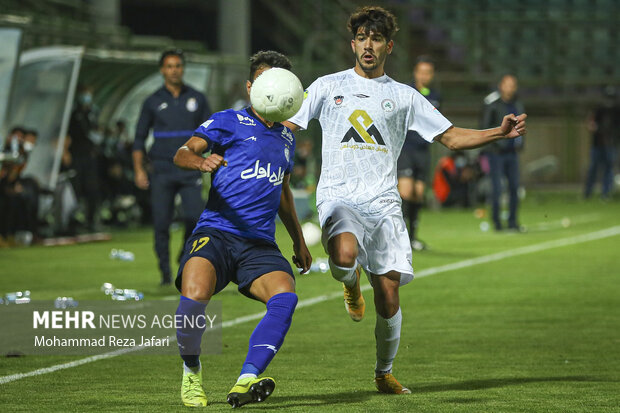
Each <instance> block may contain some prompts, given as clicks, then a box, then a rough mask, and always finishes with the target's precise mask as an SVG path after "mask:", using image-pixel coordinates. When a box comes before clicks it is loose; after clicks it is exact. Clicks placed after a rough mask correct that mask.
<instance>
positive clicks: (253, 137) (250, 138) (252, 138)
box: [244, 136, 256, 142]
mask: <svg viewBox="0 0 620 413" xmlns="http://www.w3.org/2000/svg"><path fill="white" fill-rule="evenodd" d="M248 140H249V141H254V142H256V136H250V137H249V138H245V139H244V141H248Z"/></svg>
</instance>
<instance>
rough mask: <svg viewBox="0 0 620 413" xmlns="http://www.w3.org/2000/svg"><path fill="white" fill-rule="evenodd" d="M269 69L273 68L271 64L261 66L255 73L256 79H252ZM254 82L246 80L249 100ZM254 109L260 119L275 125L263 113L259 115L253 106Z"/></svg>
mask: <svg viewBox="0 0 620 413" xmlns="http://www.w3.org/2000/svg"><path fill="white" fill-rule="evenodd" d="M267 69H271V66H266V65H265V66H260V67H259V68H258V69H257V70H256V72H255V73H254V79H252V82H254V81H255V80H256V78H257V77H259V76H260V75H261V73H263V72H264V71H265V70H267ZM252 82H250V81H249V80H247V81H246V82H245V87H246V89H247V91H248V100H249V99H250V90H252ZM252 111H253V112H254V114H256V116H258V118H259V119H260V120H262V121H263V122H265V123H266V124H267V125H269V126H271V125H273V122H270V121H268V120H266V119H264V118H263V117H262V116H261V115H259V114H258V113H256V111H255V110H254V108H252Z"/></svg>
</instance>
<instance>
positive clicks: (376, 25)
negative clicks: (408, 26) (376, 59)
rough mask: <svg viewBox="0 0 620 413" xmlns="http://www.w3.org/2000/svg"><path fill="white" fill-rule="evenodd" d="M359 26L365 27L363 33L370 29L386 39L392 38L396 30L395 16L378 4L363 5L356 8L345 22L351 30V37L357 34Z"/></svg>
mask: <svg viewBox="0 0 620 413" xmlns="http://www.w3.org/2000/svg"><path fill="white" fill-rule="evenodd" d="M360 27H363V28H364V29H365V33H366V34H369V33H370V32H371V31H373V32H375V33H381V34H382V35H383V37H385V39H386V40H387V41H390V40H391V39H392V36H393V35H394V33H396V32H397V31H398V24H397V23H396V17H395V16H394V15H393V14H392V13H391V12H389V11H388V10H386V9H384V8H383V7H379V6H364V7H361V8H359V9H357V10H356V11H355V12H354V13H353V14H352V15H351V17H349V22H348V23H347V28H348V29H349V30H350V31H351V34H352V35H353V37H355V36H356V35H357V32H358V30H359V28H360Z"/></svg>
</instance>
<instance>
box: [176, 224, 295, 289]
mask: <svg viewBox="0 0 620 413" xmlns="http://www.w3.org/2000/svg"><path fill="white" fill-rule="evenodd" d="M192 257H202V258H205V259H207V260H209V261H210V262H211V264H213V267H215V275H216V277H217V281H216V284H215V292H214V293H213V294H214V295H215V294H217V293H218V292H220V291H222V290H223V289H224V287H226V286H227V285H228V283H229V282H231V281H232V282H233V283H235V284H237V285H238V286H239V291H240V292H241V293H242V294H244V295H246V296H248V297H250V298H256V297H254V296H252V294H250V292H249V289H250V286H251V285H252V282H254V280H256V279H257V278H259V277H260V276H262V275H265V274H267V273H270V272H273V271H284V272H286V273H288V274H290V275H291V277H293V279H295V276H294V275H293V269H292V268H291V264H289V262H288V261H287V260H286V259H285V258H284V257H283V256H282V253H281V252H280V249H279V248H278V246H277V245H276V243H275V242H271V241H268V240H264V239H250V238H245V237H240V236H238V235H235V234H232V233H230V232H226V231H220V230H218V229H215V228H205V227H203V228H200V229H199V230H198V231H196V232H194V233H193V234H192V236H191V237H189V239H188V240H187V242H186V243H185V247H184V249H183V256H182V257H181V261H180V262H179V272H178V273H177V278H176V281H175V285H176V287H177V289H178V290H179V291H181V282H182V277H183V267H185V263H186V262H187V261H188V260H189V259H190V258H192Z"/></svg>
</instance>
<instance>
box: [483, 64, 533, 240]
mask: <svg viewBox="0 0 620 413" xmlns="http://www.w3.org/2000/svg"><path fill="white" fill-rule="evenodd" d="M517 88H518V83H517V78H516V77H515V76H514V75H511V74H506V75H504V76H502V78H501V79H500V82H499V86H498V92H499V93H497V92H496V93H491V94H490V95H489V96H487V98H486V99H485V102H484V107H483V113H482V124H481V128H482V129H487V128H491V127H493V126H494V125H496V124H497V122H501V120H502V118H503V117H504V116H506V115H508V114H515V115H519V114H521V113H524V112H525V110H524V108H523V104H522V103H521V102H520V101H519V100H518V99H517ZM522 148H523V137H522V136H519V137H517V138H515V139H500V140H497V141H495V142H493V143H492V144H490V145H489V146H488V147H487V148H486V151H487V154H488V156H489V164H490V175H491V183H492V185H491V186H492V191H491V200H492V201H491V204H492V209H493V212H492V218H493V224H494V225H495V229H496V230H497V231H500V230H502V229H503V226H502V221H501V217H500V202H499V200H500V196H501V193H502V178H504V177H506V181H507V183H508V195H509V203H508V208H509V215H508V229H510V230H515V231H521V230H522V228H521V226H520V225H519V222H518V219H517V209H518V207H519V197H518V189H519V157H518V151H520V150H521V149H522Z"/></svg>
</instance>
